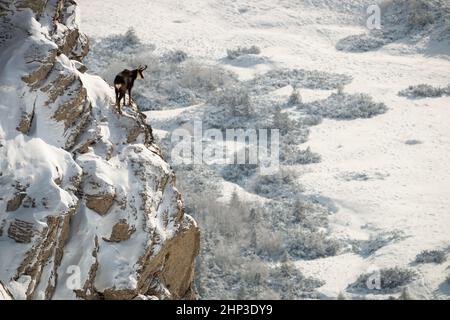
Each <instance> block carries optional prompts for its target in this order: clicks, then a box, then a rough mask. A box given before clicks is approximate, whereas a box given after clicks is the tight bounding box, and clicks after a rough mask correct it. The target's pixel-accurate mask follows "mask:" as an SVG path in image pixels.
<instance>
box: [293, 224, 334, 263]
mask: <svg viewBox="0 0 450 320" xmlns="http://www.w3.org/2000/svg"><path fill="white" fill-rule="evenodd" d="M340 248H341V244H340V242H339V241H337V240H335V239H332V238H329V237H328V236H327V235H326V234H324V233H323V232H311V231H305V230H302V229H300V230H299V231H298V232H296V233H295V234H293V235H292V238H291V241H290V242H289V244H288V251H289V254H290V255H291V256H292V257H295V258H298V259H308V260H312V259H317V258H324V257H330V256H335V255H336V254H338V252H339V250H340Z"/></svg>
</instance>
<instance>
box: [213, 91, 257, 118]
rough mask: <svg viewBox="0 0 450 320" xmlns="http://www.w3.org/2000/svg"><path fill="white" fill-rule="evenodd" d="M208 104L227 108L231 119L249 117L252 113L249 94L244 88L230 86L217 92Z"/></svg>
mask: <svg viewBox="0 0 450 320" xmlns="http://www.w3.org/2000/svg"><path fill="white" fill-rule="evenodd" d="M209 102H210V103H211V104H214V105H216V106H221V107H227V110H228V111H229V113H230V115H231V116H233V117H240V116H249V115H250V114H251V113H252V112H253V111H254V109H253V106H252V102H251V99H250V94H249V92H248V91H247V89H246V88H245V87H236V86H231V87H226V88H225V89H221V90H218V92H217V93H215V94H214V96H213V97H212V99H210V101H209Z"/></svg>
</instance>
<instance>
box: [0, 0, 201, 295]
mask: <svg viewBox="0 0 450 320" xmlns="http://www.w3.org/2000/svg"><path fill="white" fill-rule="evenodd" d="M0 10H1V11H0V18H1V20H0V24H1V29H2V31H3V30H5V33H4V35H3V36H2V38H1V42H0V52H1V54H0V61H1V64H0V94H1V97H2V99H1V102H0V114H1V117H0V186H1V188H0V285H1V287H0V290H1V291H0V297H2V298H7V297H8V296H9V295H11V296H12V298H14V299H133V298H136V297H138V296H154V297H156V298H183V297H185V298H189V297H194V293H193V291H192V281H193V275H194V259H195V256H196V255H197V252H198V245H199V232H198V228H197V225H196V222H195V221H194V220H193V219H192V218H191V217H190V216H188V215H185V214H184V206H183V201H182V198H181V195H180V193H179V192H178V190H177V188H176V186H175V175H174V173H173V171H172V170H171V168H170V166H169V165H168V164H167V163H166V162H165V161H164V159H163V158H162V156H161V153H160V150H159V148H158V146H156V145H155V144H154V142H153V135H152V130H151V128H150V126H148V125H147V124H146V121H145V116H144V115H143V114H142V113H140V112H139V111H137V106H136V105H134V104H133V105H132V106H130V107H127V108H126V111H125V112H124V114H123V115H119V114H118V112H117V110H116V108H115V106H114V91H113V89H112V88H111V87H110V86H109V85H108V84H107V83H106V82H105V81H104V80H102V79H101V78H100V77H97V76H92V75H89V74H87V73H84V72H85V70H86V68H85V67H84V66H83V64H82V62H81V61H82V58H84V56H85V55H86V54H87V52H88V48H89V45H88V41H87V38H86V36H85V35H84V34H82V33H81V32H80V31H79V19H78V14H79V12H78V7H77V5H76V3H75V2H74V1H70V0H67V1H56V0H54V1H43V0H39V1H26V0H17V1H0Z"/></svg>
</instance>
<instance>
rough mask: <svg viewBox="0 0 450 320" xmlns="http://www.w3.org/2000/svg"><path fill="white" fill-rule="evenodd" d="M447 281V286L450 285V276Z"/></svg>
mask: <svg viewBox="0 0 450 320" xmlns="http://www.w3.org/2000/svg"><path fill="white" fill-rule="evenodd" d="M446 281H447V284H448V285H450V274H449V275H448V276H447V279H446Z"/></svg>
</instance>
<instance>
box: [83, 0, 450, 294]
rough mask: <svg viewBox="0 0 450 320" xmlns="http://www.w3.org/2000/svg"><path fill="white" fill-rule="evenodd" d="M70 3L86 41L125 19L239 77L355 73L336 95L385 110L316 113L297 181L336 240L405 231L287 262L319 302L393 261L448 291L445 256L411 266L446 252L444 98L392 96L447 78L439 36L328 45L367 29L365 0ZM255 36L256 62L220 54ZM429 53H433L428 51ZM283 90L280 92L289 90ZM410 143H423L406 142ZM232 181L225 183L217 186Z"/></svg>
mask: <svg viewBox="0 0 450 320" xmlns="http://www.w3.org/2000/svg"><path fill="white" fill-rule="evenodd" d="M79 2H80V5H81V8H82V10H83V12H84V15H83V18H82V21H83V24H84V26H85V30H86V32H87V33H88V35H89V36H91V37H94V38H98V37H105V36H107V35H110V34H116V33H123V32H124V30H126V29H128V27H130V26H133V27H134V28H135V29H136V31H137V34H138V35H139V37H140V38H141V39H143V41H145V42H146V43H152V44H155V45H156V47H157V50H158V49H160V50H166V49H182V50H184V51H186V52H188V53H189V54H191V55H193V56H195V57H198V58H200V59H202V58H203V59H204V60H207V61H208V62H212V63H216V64H220V65H223V66H225V67H226V68H229V69H230V70H232V71H234V72H236V73H237V74H238V75H239V76H240V77H241V78H242V79H249V78H252V77H254V76H255V74H259V73H263V72H266V71H267V70H271V69H275V68H277V67H280V66H282V67H287V68H304V69H306V70H320V71H328V72H330V71H331V72H337V73H342V74H346V75H350V76H352V77H353V81H352V82H351V83H350V84H349V85H348V86H347V87H345V92H348V93H358V92H365V93H368V94H370V95H371V96H372V97H373V98H374V99H375V100H376V101H380V102H383V103H385V104H386V105H387V107H388V108H389V110H388V112H387V113H386V114H384V115H381V116H378V117H376V118H372V119H358V120H353V121H346V122H343V121H337V120H324V121H323V123H321V124H320V125H318V126H316V127H314V128H312V131H311V135H310V137H309V140H308V141H307V142H306V143H305V144H304V145H302V147H308V146H309V147H311V148H312V150H314V151H315V152H317V153H319V154H320V155H321V156H322V161H321V162H320V163H317V164H310V165H308V166H298V167H297V168H296V170H297V171H298V172H299V173H300V177H299V182H300V184H301V185H302V186H303V187H304V188H305V192H306V194H308V195H314V196H321V197H322V198H326V199H330V200H331V201H332V202H333V203H334V204H335V206H336V207H337V212H335V214H333V215H332V216H331V224H330V227H331V230H332V233H333V234H334V235H335V236H336V237H338V238H340V239H347V240H348V239H352V240H368V239H370V237H374V236H375V237H376V236H377V235H378V234H380V233H383V232H395V231H396V230H401V231H402V232H403V237H402V239H401V240H399V241H397V242H394V243H389V244H386V245H385V246H383V247H382V248H381V249H380V250H378V251H377V252H376V253H375V254H373V255H370V256H369V257H363V256H360V255H358V254H355V253H345V254H344V255H338V256H336V257H328V258H324V259H316V260H312V261H303V260H299V261H297V262H296V264H297V266H298V267H299V268H300V269H301V270H302V271H303V272H304V273H305V274H306V275H310V276H315V277H317V278H319V279H322V280H324V281H325V282H326V283H325V285H324V286H323V287H322V288H320V289H319V290H320V291H321V292H322V293H323V294H324V296H325V297H327V298H335V297H337V295H338V294H339V292H344V291H346V289H347V286H348V285H349V284H351V283H353V282H354V281H355V280H356V279H357V278H358V276H359V275H360V274H362V273H365V272H368V270H370V269H373V268H385V267H394V266H400V267H413V268H414V269H415V270H417V271H418V272H419V274H420V280H419V281H417V282H415V283H414V284H413V285H412V286H411V288H410V291H411V294H412V295H413V297H415V298H425V299H448V297H449V295H450V288H449V286H448V285H447V284H445V283H444V281H445V278H446V276H447V274H448V270H447V268H448V263H444V264H440V265H438V264H426V265H415V264H413V263H412V262H413V261H414V259H415V256H416V255H417V254H418V253H419V252H421V251H422V250H431V249H440V250H444V251H445V252H446V253H447V254H448V252H449V248H450V233H449V230H450V214H449V211H448V208H449V207H450V197H449V196H448V194H449V192H450V170H449V167H448V165H447V164H446V159H448V158H449V157H450V139H449V138H448V137H449V136H450V126H449V125H448V121H446V119H449V116H450V109H449V103H450V99H449V98H448V97H440V98H432V99H431V98H427V99H421V100H414V99H406V98H403V97H399V96H398V92H399V91H400V90H403V89H405V88H407V87H408V86H409V85H416V84H420V83H428V84H431V85H435V86H441V87H445V86H447V85H449V84H450V74H449V73H448V70H450V62H449V60H448V55H449V54H450V49H449V48H450V47H449V46H448V43H444V42H442V43H438V44H436V45H439V50H434V49H437V48H435V47H434V48H433V47H431V48H430V47H428V48H419V49H420V50H417V48H416V47H415V46H414V44H411V43H410V42H409V41H408V39H406V40H405V41H401V42H396V43H392V44H390V45H388V46H387V47H385V48H381V49H379V50H377V51H372V52H365V53H346V52H342V51H337V50H336V49H335V45H336V43H337V42H338V41H339V40H340V39H342V38H345V37H346V36H349V35H357V34H361V33H365V32H366V31H367V30H366V29H365V28H364V27H363V26H362V25H363V21H364V15H363V12H364V5H367V4H368V3H371V1H332V0H329V1H325V0H317V1H277V2H275V3H274V2H273V1H269V0H267V1H265V0H264V1H250V0H248V1H220V0H214V1H206V0H195V1H189V2H182V1H175V0H172V1H151V2H148V1H144V0H140V1H139V0H138V1H132V2H127V4H126V5H127V10H122V9H121V8H122V7H123V5H124V2H123V1H118V0H117V1H116V0H112V1H110V5H109V6H107V7H105V6H104V5H103V4H102V3H101V2H97V1H88V0H80V1H79ZM119 16H120V18H119ZM98 21H103V22H104V23H103V24H101V25H99V24H98V23H97V22H98ZM254 44H257V45H258V46H260V47H261V49H262V53H261V55H260V56H261V57H263V59H260V60H257V61H258V63H246V62H248V61H249V60H244V61H243V62H242V63H241V64H239V63H238V64H234V65H229V64H228V63H226V62H224V60H223V58H224V56H225V54H226V50H227V49H230V48H236V47H238V46H250V45H254ZM436 51H439V53H440V54H441V56H436V55H434V52H436ZM418 52H420V54H419V53H418ZM442 53H444V54H442ZM446 54H447V56H446ZM286 92H287V93H286V94H285V96H286V98H287V97H288V95H289V94H290V92H291V89H289V88H288V90H286ZM300 92H305V95H304V99H305V100H306V101H313V100H316V99H322V98H323V97H324V95H325V96H327V95H329V94H330V92H328V91H325V92H324V91H323V90H304V91H303V89H300ZM274 94H276V93H275V92H274ZM191 108H192V107H191ZM196 108H197V107H196ZM180 114H181V110H168V111H152V112H148V113H147V115H148V118H149V119H151V120H150V122H151V123H155V125H156V127H157V128H158V129H159V131H158V133H162V134H167V132H170V131H171V130H173V129H174V126H173V123H176V122H175V121H174V122H171V121H170V119H176V118H177V117H178V116H179V115H180ZM412 140H419V141H420V142H421V143H419V144H412V145H411V144H408V143H406V142H407V141H412ZM231 189H232V188H230V187H229V185H228V186H227V188H226V191H227V192H228V191H230V190H231ZM238 190H239V189H238ZM386 297H387V296H386V295H375V296H371V298H386Z"/></svg>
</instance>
